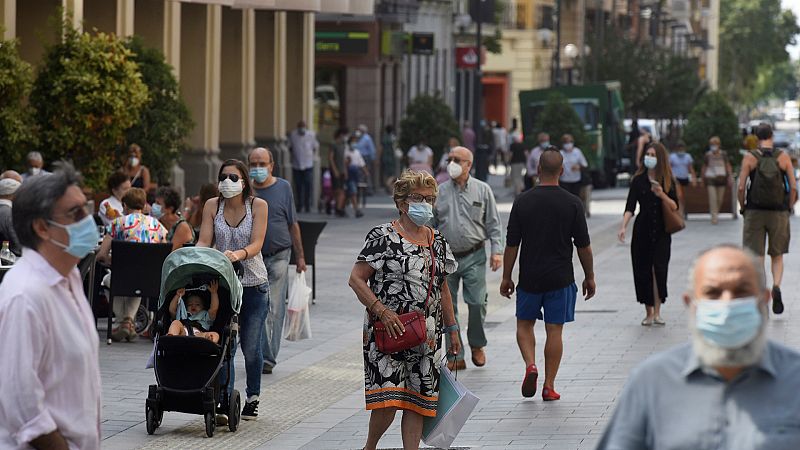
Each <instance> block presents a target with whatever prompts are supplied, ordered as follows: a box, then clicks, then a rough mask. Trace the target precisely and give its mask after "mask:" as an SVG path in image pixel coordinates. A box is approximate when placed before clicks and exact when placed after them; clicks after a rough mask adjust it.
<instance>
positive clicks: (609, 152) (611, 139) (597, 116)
mask: <svg viewBox="0 0 800 450" xmlns="http://www.w3.org/2000/svg"><path fill="white" fill-rule="evenodd" d="M621 89H622V88H621V85H620V83H619V82H618V81H607V82H605V83H601V84H590V85H581V86H558V87H554V88H549V89H536V90H532V91H521V92H520V93H519V102H520V112H521V115H522V131H523V134H524V136H525V143H526V144H528V145H529V146H530V148H533V147H534V146H536V145H537V142H536V135H535V133H534V130H535V124H536V122H537V119H538V115H539V114H540V113H541V112H542V110H543V109H544V105H545V103H546V102H547V99H548V97H549V96H550V94H551V93H553V92H560V93H561V94H563V95H565V96H566V97H567V99H568V100H569V103H570V104H571V105H572V107H573V108H574V109H575V112H577V113H578V116H580V118H581V120H582V121H583V123H584V128H585V131H586V135H587V137H588V139H589V142H591V144H590V145H589V148H582V149H581V150H583V153H584V155H585V156H586V160H587V161H588V162H589V169H590V171H591V173H592V182H593V184H594V186H595V187H606V186H613V185H614V183H615V182H616V176H617V171H618V170H619V169H620V162H621V160H622V158H623V156H625V155H624V151H625V128H624V125H623V119H624V111H623V110H624V105H623V103H622V93H621ZM559 138H560V136H550V139H551V142H554V143H555V142H557V140H558V139H559Z"/></svg>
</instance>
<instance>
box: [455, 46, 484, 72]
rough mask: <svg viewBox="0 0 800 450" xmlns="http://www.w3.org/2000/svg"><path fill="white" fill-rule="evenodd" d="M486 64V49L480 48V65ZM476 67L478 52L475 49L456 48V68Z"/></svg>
mask: <svg viewBox="0 0 800 450" xmlns="http://www.w3.org/2000/svg"><path fill="white" fill-rule="evenodd" d="M485 62H486V49H485V48H482V52H481V64H484V63H485ZM477 66H478V52H477V51H476V50H475V47H456V67H457V68H459V69H474V68H475V67H477Z"/></svg>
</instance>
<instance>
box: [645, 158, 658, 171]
mask: <svg viewBox="0 0 800 450" xmlns="http://www.w3.org/2000/svg"><path fill="white" fill-rule="evenodd" d="M657 165H658V159H657V158H656V157H655V156H650V155H645V157H644V166H645V167H647V168H648V169H655V168H656V166H657Z"/></svg>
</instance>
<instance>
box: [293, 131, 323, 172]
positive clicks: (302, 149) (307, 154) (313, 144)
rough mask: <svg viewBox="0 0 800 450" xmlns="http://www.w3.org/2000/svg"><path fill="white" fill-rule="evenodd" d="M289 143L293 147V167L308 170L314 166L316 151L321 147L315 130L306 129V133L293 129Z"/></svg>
mask: <svg viewBox="0 0 800 450" xmlns="http://www.w3.org/2000/svg"><path fill="white" fill-rule="evenodd" d="M289 145H291V147H292V168H293V169H298V170H306V169H311V168H312V167H314V152H316V151H317V150H318V149H319V142H317V135H316V134H315V133H314V132H313V131H311V130H306V132H305V133H304V134H300V132H299V131H297V129H294V130H292V132H291V133H289Z"/></svg>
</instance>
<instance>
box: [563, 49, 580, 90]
mask: <svg viewBox="0 0 800 450" xmlns="http://www.w3.org/2000/svg"><path fill="white" fill-rule="evenodd" d="M579 54H580V51H579V50H578V46H577V45H575V44H567V45H565V46H564V56H566V57H567V59H569V60H570V65H569V72H567V85H569V86H572V81H573V80H572V77H573V73H574V72H575V60H576V59H577V58H578V55H579Z"/></svg>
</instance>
